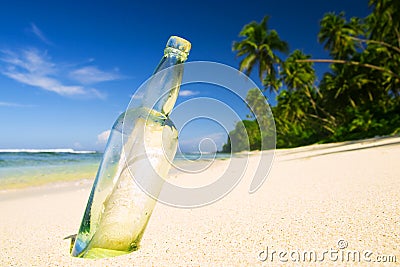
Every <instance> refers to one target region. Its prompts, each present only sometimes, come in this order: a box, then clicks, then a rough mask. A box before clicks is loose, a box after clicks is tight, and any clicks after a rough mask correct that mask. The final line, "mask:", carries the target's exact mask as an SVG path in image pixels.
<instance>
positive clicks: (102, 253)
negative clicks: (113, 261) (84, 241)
mask: <svg viewBox="0 0 400 267" xmlns="http://www.w3.org/2000/svg"><path fill="white" fill-rule="evenodd" d="M138 249H139V247H136V248H134V249H133V250H131V251H121V250H112V249H105V248H92V249H90V250H88V251H87V252H86V253H85V254H84V255H83V256H82V258H86V259H101V258H109V257H116V256H122V255H125V254H129V253H131V252H133V251H136V250H138Z"/></svg>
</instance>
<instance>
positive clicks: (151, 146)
mask: <svg viewBox="0 0 400 267" xmlns="http://www.w3.org/2000/svg"><path fill="white" fill-rule="evenodd" d="M190 48H191V44H190V43H189V42H188V41H186V40H184V39H182V38H180V37H177V36H172V37H170V39H169V40H168V42H167V45H166V48H165V50H164V56H163V58H162V59H161V62H160V63H159V65H158V67H157V68H156V70H155V72H154V75H153V76H152V78H150V80H149V82H148V83H147V84H146V89H145V91H144V94H143V99H142V100H141V103H140V105H138V106H137V107H135V108H128V109H127V111H126V112H125V113H123V114H121V115H120V116H119V118H118V119H117V120H116V122H115V123H114V126H113V127H112V130H111V133H110V137H109V140H108V143H107V146H106V148H105V152H104V155H103V159H102V162H101V164H100V167H99V170H98V173H97V176H96V179H95V181H94V184H93V187H92V191H91V193H90V196H89V200H88V203H87V207H86V210H85V213H84V216H83V219H82V223H81V226H80V229H79V232H78V234H77V236H76V238H75V240H74V241H73V242H74V246H73V248H72V251H71V254H72V256H75V257H82V258H104V257H112V256H118V255H123V254H127V253H130V252H132V251H135V250H137V249H138V248H139V243H140V240H141V237H142V235H143V233H144V230H145V228H146V225H147V223H148V221H149V219H150V216H151V213H152V211H153V209H154V205H155V203H156V200H155V198H156V197H157V196H158V193H159V192H160V190H161V187H162V184H163V181H164V180H163V179H166V177H167V175H168V171H169V169H170V167H171V164H170V162H171V160H172V159H173V158H174V156H175V153H176V149H177V141H178V132H177V130H176V128H175V126H174V124H173V123H172V121H171V120H170V119H169V118H168V115H169V114H170V112H171V111H172V109H173V107H174V104H175V101H176V99H177V97H178V93H179V88H180V84H181V81H182V75H183V64H181V63H183V62H185V61H186V59H187V56H188V54H189V51H190ZM143 189H146V192H144V190H143Z"/></svg>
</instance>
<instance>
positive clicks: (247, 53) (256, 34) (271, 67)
mask: <svg viewBox="0 0 400 267" xmlns="http://www.w3.org/2000/svg"><path fill="white" fill-rule="evenodd" d="M268 20H269V16H265V17H264V18H263V19H262V20H261V22H260V23H257V22H255V21H253V22H250V23H249V24H247V25H245V26H244V27H243V29H242V30H241V32H240V33H239V36H240V37H244V39H243V40H241V41H239V42H234V43H233V47H232V50H233V51H237V54H236V56H237V57H243V59H242V60H241V62H240V64H239V67H240V70H241V71H244V72H245V73H246V74H247V75H250V73H251V72H252V70H253V68H254V67H255V66H258V77H259V78H260V81H261V82H262V83H263V85H267V87H269V88H270V90H278V89H279V83H277V79H276V75H277V72H278V71H277V69H276V66H275V65H277V64H280V63H281V62H282V60H281V59H280V58H279V57H278V56H277V55H276V52H281V53H288V50H289V46H288V44H287V43H286V42H284V41H282V40H281V39H280V37H279V35H278V33H277V32H276V31H275V30H269V29H268Z"/></svg>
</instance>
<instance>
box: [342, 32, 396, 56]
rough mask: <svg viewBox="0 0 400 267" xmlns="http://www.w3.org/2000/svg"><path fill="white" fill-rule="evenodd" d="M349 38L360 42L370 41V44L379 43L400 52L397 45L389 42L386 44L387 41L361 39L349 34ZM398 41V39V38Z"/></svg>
mask: <svg viewBox="0 0 400 267" xmlns="http://www.w3.org/2000/svg"><path fill="white" fill-rule="evenodd" d="M396 31H397V29H396ZM349 37H350V38H351V39H353V40H355V41H358V42H361V43H371V44H379V45H381V46H386V47H388V48H390V49H393V50H394V51H396V52H397V53H400V48H398V47H396V46H393V45H390V44H388V43H385V42H382V41H376V40H366V39H361V38H357V37H354V36H349ZM399 41H400V39H399Z"/></svg>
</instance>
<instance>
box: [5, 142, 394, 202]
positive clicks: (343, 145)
mask: <svg viewBox="0 0 400 267" xmlns="http://www.w3.org/2000/svg"><path fill="white" fill-rule="evenodd" d="M398 144H400V136H383V137H375V138H368V139H362V140H353V141H344V142H337V143H326V144H312V145H307V146H301V147H295V148H281V149H275V150H274V157H275V158H276V157H278V156H280V157H282V156H285V158H286V159H285V160H294V159H298V158H301V157H298V158H297V157H296V155H298V154H301V153H305V152H307V153H308V156H307V157H313V156H322V155H328V154H331V153H340V152H345V151H356V150H358V149H371V148H377V147H384V146H392V145H398ZM261 152H262V151H260V150H255V151H241V152H235V153H232V158H245V157H257V156H260V154H261ZM265 152H266V151H265ZM214 160H215V161H217V162H223V161H226V160H230V159H229V158H215V159H214ZM180 161H181V160H180ZM211 161H213V160H211V159H201V160H197V161H193V160H189V161H183V160H182V161H181V162H183V165H182V166H187V165H190V164H199V165H200V164H204V163H206V162H207V163H209V162H211ZM175 163H176V162H175ZM176 165H178V166H179V164H176ZM77 173H78V172H77ZM56 174H57V175H59V174H58V173H56ZM177 175H179V170H177V169H176V168H174V167H173V168H171V170H170V173H169V176H171V177H176V176H177ZM49 176H51V174H49ZM69 176H72V174H69ZM94 178H95V175H94V176H93V177H76V178H69V179H65V177H63V178H62V179H60V180H54V179H53V180H47V181H45V180H43V181H39V183H35V182H32V183H25V184H16V185H11V186H9V187H7V186H5V187H0V201H2V200H4V199H7V198H8V197H7V195H9V196H10V197H12V198H15V197H18V196H20V197H23V196H24V195H25V193H26V194H27V195H31V194H40V193H47V192H49V193H57V191H54V190H53V189H57V190H58V189H59V190H61V191H64V190H67V191H68V190H75V189H79V187H80V186H84V187H91V186H92V184H93V181H94Z"/></svg>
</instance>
